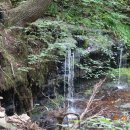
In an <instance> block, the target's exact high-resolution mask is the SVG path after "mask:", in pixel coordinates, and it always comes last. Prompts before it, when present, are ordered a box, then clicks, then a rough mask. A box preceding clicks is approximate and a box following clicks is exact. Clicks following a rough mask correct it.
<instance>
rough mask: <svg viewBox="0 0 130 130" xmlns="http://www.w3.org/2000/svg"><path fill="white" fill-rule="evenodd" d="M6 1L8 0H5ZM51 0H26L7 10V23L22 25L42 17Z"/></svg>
mask: <svg viewBox="0 0 130 130" xmlns="http://www.w3.org/2000/svg"><path fill="white" fill-rule="evenodd" d="M7 1H8V0H7ZM51 2H52V0H28V1H26V2H24V3H21V4H20V5H19V6H18V7H16V8H12V9H9V10H7V18H8V19H7V22H6V23H7V24H8V25H9V26H12V25H24V24H26V23H30V22H34V21H35V20H37V19H38V18H40V17H42V16H43V14H44V12H45V11H46V9H47V7H48V6H49V4H50V3H51Z"/></svg>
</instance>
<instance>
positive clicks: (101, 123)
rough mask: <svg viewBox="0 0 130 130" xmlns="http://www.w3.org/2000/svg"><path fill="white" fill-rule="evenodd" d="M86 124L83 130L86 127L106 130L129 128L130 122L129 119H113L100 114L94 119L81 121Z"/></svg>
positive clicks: (124, 129) (126, 129) (83, 129)
mask: <svg viewBox="0 0 130 130" xmlns="http://www.w3.org/2000/svg"><path fill="white" fill-rule="evenodd" d="M81 124H84V125H83V127H82V130H86V129H85V128H88V129H89V128H96V129H98V128H99V129H105V130H129V129H130V123H129V122H128V121H121V120H111V119H109V118H105V117H102V116H98V117H95V118H92V119H88V120H86V121H83V123H82V122H81Z"/></svg>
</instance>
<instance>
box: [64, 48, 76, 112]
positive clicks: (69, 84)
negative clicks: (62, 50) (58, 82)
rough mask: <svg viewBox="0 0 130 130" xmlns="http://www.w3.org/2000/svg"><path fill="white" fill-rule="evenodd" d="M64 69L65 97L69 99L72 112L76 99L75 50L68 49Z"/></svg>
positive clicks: (68, 106)
mask: <svg viewBox="0 0 130 130" xmlns="http://www.w3.org/2000/svg"><path fill="white" fill-rule="evenodd" d="M64 69H65V70H64V71H65V72H64V97H65V99H66V100H67V101H68V103H67V108H68V111H71V112H72V110H73V100H74V51H73V50H72V49H67V53H66V56H65V63H64ZM69 101H71V102H69Z"/></svg>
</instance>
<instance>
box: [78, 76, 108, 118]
mask: <svg viewBox="0 0 130 130" xmlns="http://www.w3.org/2000/svg"><path fill="white" fill-rule="evenodd" d="M105 80H106V78H104V79H103V80H100V81H99V83H97V84H96V85H95V86H94V89H93V94H92V96H91V97H90V99H89V101H88V103H87V107H86V109H85V110H84V112H83V113H82V114H81V116H80V120H82V119H83V118H84V116H85V115H86V114H87V112H88V110H89V108H90V106H91V104H92V102H93V100H94V98H95V95H96V93H97V91H98V90H99V88H100V87H101V86H102V84H103V83H104V82H105Z"/></svg>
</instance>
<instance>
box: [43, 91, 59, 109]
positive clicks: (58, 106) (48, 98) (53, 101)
mask: <svg viewBox="0 0 130 130" xmlns="http://www.w3.org/2000/svg"><path fill="white" fill-rule="evenodd" d="M42 95H43V96H45V97H47V98H48V99H49V100H50V101H51V102H53V103H54V104H55V105H56V106H57V107H58V108H59V106H58V104H57V103H56V102H54V101H53V100H52V99H51V98H49V96H46V95H45V94H44V93H43V92H42Z"/></svg>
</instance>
